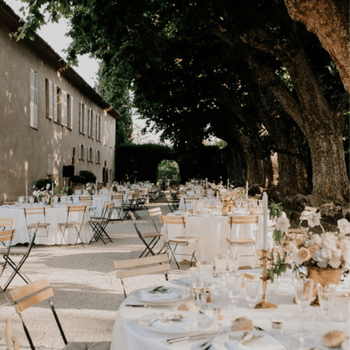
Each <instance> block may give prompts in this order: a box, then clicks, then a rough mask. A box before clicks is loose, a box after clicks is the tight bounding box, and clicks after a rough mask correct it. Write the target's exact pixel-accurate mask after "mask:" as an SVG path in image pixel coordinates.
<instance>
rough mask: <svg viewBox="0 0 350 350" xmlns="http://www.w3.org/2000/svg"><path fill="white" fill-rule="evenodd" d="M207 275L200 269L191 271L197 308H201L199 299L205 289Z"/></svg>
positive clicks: (192, 268) (194, 268) (193, 268)
mask: <svg viewBox="0 0 350 350" xmlns="http://www.w3.org/2000/svg"><path fill="white" fill-rule="evenodd" d="M205 274H206V271H205V270H203V269H200V268H199V267H191V269H190V276H191V281H192V287H193V293H194V299H195V304H196V305H197V306H199V304H200V300H199V297H200V294H201V289H202V288H204V282H205Z"/></svg>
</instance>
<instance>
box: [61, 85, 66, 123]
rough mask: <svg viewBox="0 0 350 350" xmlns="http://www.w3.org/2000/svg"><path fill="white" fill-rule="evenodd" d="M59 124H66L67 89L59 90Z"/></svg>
mask: <svg viewBox="0 0 350 350" xmlns="http://www.w3.org/2000/svg"><path fill="white" fill-rule="evenodd" d="M61 111H62V120H61V124H62V125H64V126H67V91H64V90H61Z"/></svg>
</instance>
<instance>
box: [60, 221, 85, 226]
mask: <svg viewBox="0 0 350 350" xmlns="http://www.w3.org/2000/svg"><path fill="white" fill-rule="evenodd" d="M58 225H59V226H65V227H74V226H80V225H81V222H74V221H72V222H67V223H66V222H60V223H58Z"/></svg>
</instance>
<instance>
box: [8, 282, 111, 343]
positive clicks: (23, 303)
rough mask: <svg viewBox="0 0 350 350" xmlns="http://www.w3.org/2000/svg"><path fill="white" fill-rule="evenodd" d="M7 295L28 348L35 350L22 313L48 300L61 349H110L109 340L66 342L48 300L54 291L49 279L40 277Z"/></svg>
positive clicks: (51, 303)
mask: <svg viewBox="0 0 350 350" xmlns="http://www.w3.org/2000/svg"><path fill="white" fill-rule="evenodd" d="M9 295H10V298H11V300H12V302H13V303H14V306H15V310H16V312H17V313H18V315H19V317H20V319H21V321H22V325H23V329H24V332H25V334H26V336H27V339H28V342H29V344H30V348H31V349H32V350H35V347H34V343H33V340H32V338H31V336H30V334H29V331H28V328H27V326H26V324H25V322H24V318H23V316H22V313H23V312H24V311H25V310H27V309H29V308H30V307H32V306H35V305H37V304H39V303H41V302H43V301H45V300H47V301H48V302H49V305H50V309H51V311H52V313H53V316H54V319H55V321H56V324H57V327H58V330H59V332H60V334H61V337H62V340H63V342H64V344H65V347H64V349H63V350H88V349H94V350H109V349H110V346H111V342H99V343H91V342H77V343H75V342H73V343H68V342H67V339H66V336H65V334H64V331H63V328H62V326H61V323H60V321H59V318H58V315H57V313H56V310H55V307H54V305H53V302H52V301H51V300H50V299H51V298H52V297H53V296H54V292H53V290H52V288H51V287H50V283H49V281H48V280H47V279H46V278H42V279H40V280H37V281H35V282H32V283H29V284H27V285H26V286H23V287H20V288H17V289H14V290H12V291H10V292H9Z"/></svg>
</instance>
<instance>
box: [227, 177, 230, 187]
mask: <svg viewBox="0 0 350 350" xmlns="http://www.w3.org/2000/svg"><path fill="white" fill-rule="evenodd" d="M229 186H230V178H227V187H229Z"/></svg>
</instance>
